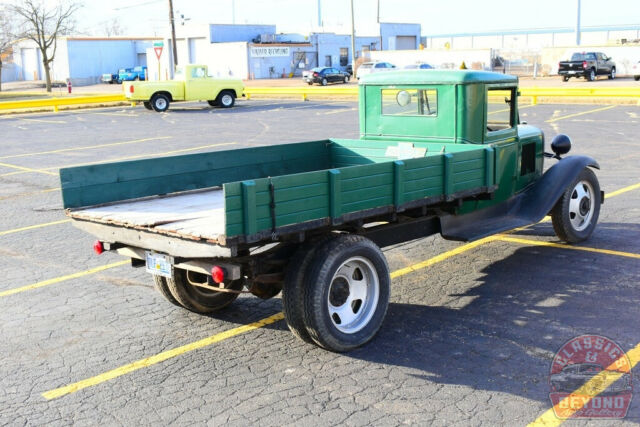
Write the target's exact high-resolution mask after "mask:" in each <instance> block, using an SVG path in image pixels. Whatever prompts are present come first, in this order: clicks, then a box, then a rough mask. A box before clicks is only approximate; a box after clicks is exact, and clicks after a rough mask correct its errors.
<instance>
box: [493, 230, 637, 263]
mask: <svg viewBox="0 0 640 427" xmlns="http://www.w3.org/2000/svg"><path fill="white" fill-rule="evenodd" d="M495 237H496V239H497V240H501V241H503V242H511V243H520V244H522V245H532V246H548V247H551V248H559V249H568V250H572V251H583V252H596V253H600V254H605V255H615V256H621V257H626V258H635V259H640V254H635V253H632V252H622V251H612V250H609V249H597V248H589V247H585V246H573V245H565V244H561V243H553V242H547V241H544V240H531V239H521V238H519V237H511V236H506V235H504V234H499V235H497V236H495Z"/></svg>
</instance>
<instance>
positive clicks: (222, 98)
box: [215, 90, 236, 108]
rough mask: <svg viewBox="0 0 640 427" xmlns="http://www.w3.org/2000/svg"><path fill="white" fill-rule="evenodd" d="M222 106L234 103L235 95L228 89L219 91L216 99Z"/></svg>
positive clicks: (229, 105) (225, 106)
mask: <svg viewBox="0 0 640 427" xmlns="http://www.w3.org/2000/svg"><path fill="white" fill-rule="evenodd" d="M215 102H217V103H218V105H219V106H220V107H222V108H231V107H233V105H234V104H235V103H236V96H235V95H234V93H233V92H232V91H230V90H223V91H222V92H220V94H219V95H218V97H217V98H216V101H215Z"/></svg>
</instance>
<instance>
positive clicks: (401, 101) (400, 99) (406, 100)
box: [396, 90, 411, 107]
mask: <svg viewBox="0 0 640 427" xmlns="http://www.w3.org/2000/svg"><path fill="white" fill-rule="evenodd" d="M396 102H397V103H398V105H399V106H401V107H406V106H407V105H409V104H410V103H411V95H410V94H409V92H407V91H406V90H401V91H400V92H398V94H397V95H396Z"/></svg>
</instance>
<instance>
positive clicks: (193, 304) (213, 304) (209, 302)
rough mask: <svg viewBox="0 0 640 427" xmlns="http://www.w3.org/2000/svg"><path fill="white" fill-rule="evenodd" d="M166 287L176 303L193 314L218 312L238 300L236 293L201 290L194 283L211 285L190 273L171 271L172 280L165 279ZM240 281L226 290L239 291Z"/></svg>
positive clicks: (207, 278)
mask: <svg viewBox="0 0 640 427" xmlns="http://www.w3.org/2000/svg"><path fill="white" fill-rule="evenodd" d="M166 280H167V285H168V288H169V291H170V292H171V295H173V296H174V297H175V299H176V301H177V302H178V303H179V304H180V305H181V306H183V307H184V308H186V309H187V310H189V311H193V312H195V313H211V312H214V311H217V310H220V309H222V308H224V307H226V306H228V305H229V304H231V303H232V302H233V301H235V300H236V298H238V294H237V293H229V292H218V291H213V290H209V289H205V288H202V287H200V286H197V285H195V283H203V284H209V285H211V283H212V281H211V280H209V277H208V276H206V275H204V274H200V273H194V272H192V271H187V270H182V269H177V268H176V269H173V279H169V278H167V279H166ZM242 286H243V282H242V280H236V281H234V282H231V283H229V284H228V285H227V286H226V288H227V289H231V290H236V291H239V290H241V289H242Z"/></svg>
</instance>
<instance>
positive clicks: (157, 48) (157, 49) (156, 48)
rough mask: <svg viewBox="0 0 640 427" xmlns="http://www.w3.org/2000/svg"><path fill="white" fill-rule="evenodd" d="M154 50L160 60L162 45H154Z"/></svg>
mask: <svg viewBox="0 0 640 427" xmlns="http://www.w3.org/2000/svg"><path fill="white" fill-rule="evenodd" d="M153 50H154V51H155V52H156V57H157V58H158V61H159V60H160V56H161V55H162V46H154V47H153Z"/></svg>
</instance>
